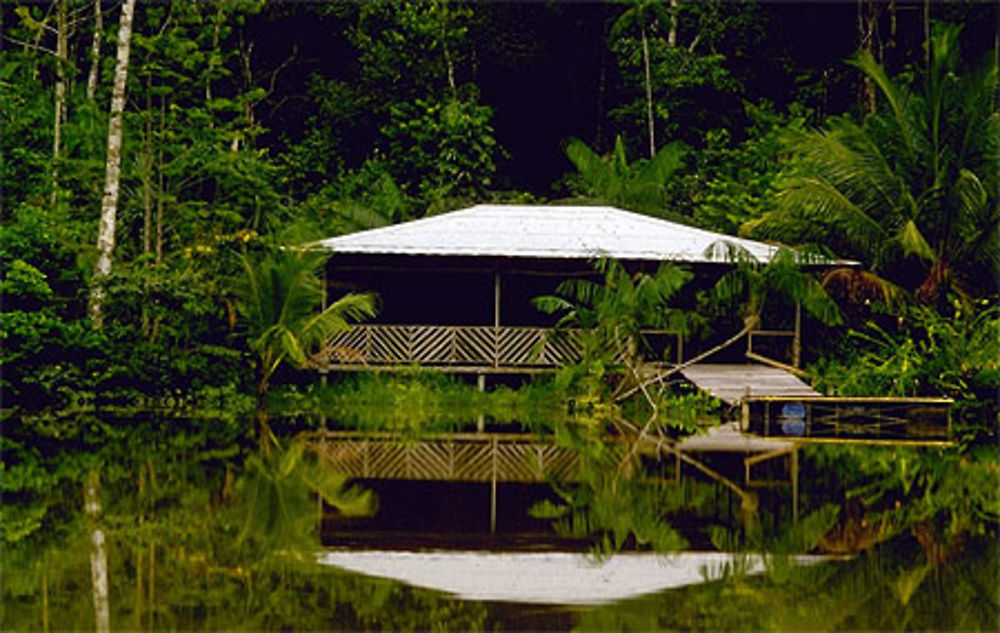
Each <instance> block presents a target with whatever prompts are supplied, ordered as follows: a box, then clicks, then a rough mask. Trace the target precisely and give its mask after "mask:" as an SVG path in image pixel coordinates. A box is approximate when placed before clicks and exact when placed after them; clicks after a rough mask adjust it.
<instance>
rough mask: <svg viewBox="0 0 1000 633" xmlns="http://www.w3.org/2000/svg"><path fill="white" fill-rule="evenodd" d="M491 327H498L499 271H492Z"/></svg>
mask: <svg viewBox="0 0 1000 633" xmlns="http://www.w3.org/2000/svg"><path fill="white" fill-rule="evenodd" d="M493 327H495V328H499V327H500V271H496V272H494V273H493Z"/></svg>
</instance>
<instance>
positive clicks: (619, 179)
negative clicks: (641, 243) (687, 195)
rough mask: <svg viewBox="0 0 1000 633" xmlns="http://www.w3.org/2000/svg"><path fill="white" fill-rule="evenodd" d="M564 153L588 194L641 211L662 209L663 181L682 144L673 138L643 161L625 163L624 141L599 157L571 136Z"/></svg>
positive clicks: (676, 163) (675, 167)
mask: <svg viewBox="0 0 1000 633" xmlns="http://www.w3.org/2000/svg"><path fill="white" fill-rule="evenodd" d="M566 156H567V157H569V159H570V161H571V162H572V163H573V165H574V166H575V167H576V169H577V171H578V172H579V173H580V176H581V177H582V178H583V180H584V182H585V183H586V185H587V189H588V194H589V195H590V196H592V197H594V198H596V199H597V200H600V201H601V202H604V203H607V204H613V205H618V206H621V207H624V208H626V209H631V210H634V211H641V212H643V213H662V212H663V209H664V205H665V202H666V197H665V194H664V190H663V185H664V184H665V183H666V182H667V180H669V179H670V177H671V176H672V175H673V174H674V172H676V171H677V170H678V169H679V168H680V167H681V165H682V158H683V156H684V145H683V144H682V143H680V142H679V141H674V142H673V143H670V144H668V145H666V146H664V147H663V148H662V149H660V151H658V152H656V154H655V155H654V156H653V157H652V158H651V159H649V160H648V161H645V162H639V161H636V162H633V163H632V164H629V162H628V159H627V158H626V156H625V142H624V141H623V140H622V137H621V136H618V137H617V138H616V139H615V148H614V150H613V151H612V152H611V155H610V156H608V157H603V156H600V155H599V154H597V153H596V152H594V150H592V149H590V148H589V147H587V144H586V143H584V142H583V141H581V140H579V139H575V138H574V139H571V140H570V141H569V143H568V144H567V146H566Z"/></svg>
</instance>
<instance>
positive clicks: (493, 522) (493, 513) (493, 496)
mask: <svg viewBox="0 0 1000 633" xmlns="http://www.w3.org/2000/svg"><path fill="white" fill-rule="evenodd" d="M491 445H492V447H493V450H492V458H493V459H492V463H493V468H492V473H491V477H490V534H496V532H497V440H496V438H495V437H494V438H493V441H492V442H491Z"/></svg>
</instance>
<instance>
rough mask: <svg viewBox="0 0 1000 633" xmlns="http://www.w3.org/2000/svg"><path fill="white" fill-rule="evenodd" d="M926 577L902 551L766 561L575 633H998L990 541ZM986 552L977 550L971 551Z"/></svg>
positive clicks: (597, 614)
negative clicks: (765, 565)
mask: <svg viewBox="0 0 1000 633" xmlns="http://www.w3.org/2000/svg"><path fill="white" fill-rule="evenodd" d="M976 545H977V547H975V548H973V547H970V548H969V550H968V551H967V552H966V553H965V554H964V555H963V556H962V557H961V559H960V560H958V561H956V562H955V564H954V565H952V566H951V567H949V568H947V569H945V570H943V571H942V572H941V573H939V574H937V575H935V574H928V573H927V566H926V564H925V561H922V560H920V559H919V558H918V559H916V560H914V559H913V557H912V556H911V555H910V553H909V552H907V551H905V550H883V551H880V552H877V553H876V554H874V555H873V556H872V557H864V558H858V559H855V560H852V561H837V562H829V563H824V564H816V565H802V566H799V565H795V564H789V563H788V562H783V561H781V560H780V559H774V560H773V561H772V562H771V566H770V570H769V573H768V574H767V575H763V576H759V577H746V576H741V575H733V576H731V577H729V578H727V579H725V580H722V581H719V582H713V583H707V584H703V585H694V586H689V587H684V588H680V589H676V590H671V591H667V592H664V593H661V594H658V595H655V596H646V597H642V598H639V599H637V600H630V601H627V602H620V603H616V604H613V605H609V606H606V607H601V608H597V609H588V610H587V611H585V612H582V613H581V614H580V619H579V621H578V622H577V623H576V627H575V628H576V629H578V630H585V631H586V630H600V631H610V630H626V629H632V628H634V629H637V630H657V629H658V630H748V631H763V630H771V631H807V630H872V631H881V630H902V629H906V630H987V631H989V630H996V628H997V627H998V625H1000V620H998V613H1000V598H998V596H997V593H996V587H995V579H996V577H997V574H998V573H1000V569H998V563H997V561H998V560H1000V559H998V557H997V554H998V552H997V543H996V542H995V541H986V542H980V543H977V544H976ZM979 546H982V547H985V551H982V550H981V549H979Z"/></svg>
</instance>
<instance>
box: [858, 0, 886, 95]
mask: <svg viewBox="0 0 1000 633" xmlns="http://www.w3.org/2000/svg"><path fill="white" fill-rule="evenodd" d="M857 28H858V50H861V51H865V52H867V53H869V54H870V55H872V56H873V57H876V48H875V40H876V38H877V31H878V8H877V7H876V6H875V4H874V3H873V2H872V0H857ZM878 57H881V56H880V55H879V56H878ZM878 57H876V61H878V62H881V61H882V60H881V59H879V58H878ZM858 100H859V101H860V103H861V106H862V107H863V108H864V109H865V111H867V112H870V113H874V112H875V108H876V106H877V103H876V92H875V82H874V81H872V79H871V77H869V76H868V75H867V74H866V75H864V76H863V77H862V80H861V86H860V90H859V94H858Z"/></svg>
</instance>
